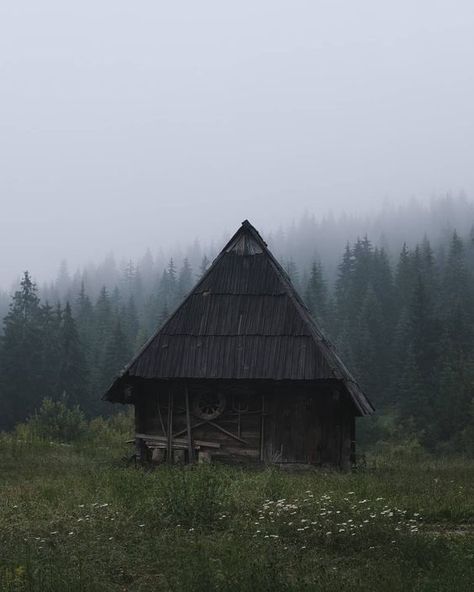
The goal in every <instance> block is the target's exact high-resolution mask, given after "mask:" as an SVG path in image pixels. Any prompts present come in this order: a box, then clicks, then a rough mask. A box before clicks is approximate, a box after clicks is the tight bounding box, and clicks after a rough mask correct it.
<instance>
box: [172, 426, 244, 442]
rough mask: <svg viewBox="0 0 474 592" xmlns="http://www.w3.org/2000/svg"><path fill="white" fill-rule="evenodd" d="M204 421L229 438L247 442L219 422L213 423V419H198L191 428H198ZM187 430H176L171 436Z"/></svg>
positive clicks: (179, 434)
mask: <svg viewBox="0 0 474 592" xmlns="http://www.w3.org/2000/svg"><path fill="white" fill-rule="evenodd" d="M206 423H208V424H210V425H212V426H214V427H215V428H217V429H218V430H220V431H221V432H223V433H224V434H227V435H228V436H230V437H231V438H234V440H237V441H238V442H242V444H248V442H247V441H246V440H243V439H242V438H239V436H236V435H235V434H233V433H232V432H229V430H226V429H225V428H223V427H222V426H220V425H219V424H217V423H214V422H213V421H210V420H206V421H198V423H195V424H194V425H192V426H191V430H194V428H199V427H201V426H202V425H204V424H206ZM187 431H188V430H187V428H186V429H184V430H180V431H179V432H176V434H173V438H175V437H177V436H181V435H182V434H185V433H186V432H187Z"/></svg>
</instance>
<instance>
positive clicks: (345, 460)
mask: <svg viewBox="0 0 474 592" xmlns="http://www.w3.org/2000/svg"><path fill="white" fill-rule="evenodd" d="M186 388H187V390H188V396H189V403H190V404H189V409H190V423H191V426H196V427H193V429H192V431H191V433H192V439H193V442H195V441H196V440H197V441H201V442H209V443H212V444H213V445H214V446H212V447H211V446H209V447H206V446H201V447H200V450H201V451H203V452H208V453H209V454H210V456H211V457H212V458H213V459H216V460H222V461H226V462H233V463H249V462H250V463H259V462H265V463H302V464H312V465H318V466H335V467H340V468H343V469H348V468H350V465H351V457H352V455H353V440H354V410H353V407H352V404H351V403H350V401H349V397H348V396H347V395H346V393H344V392H341V391H340V389H339V387H338V386H337V385H336V386H334V385H317V384H311V385H308V384H307V383H305V384H302V385H295V384H294V383H287V384H275V383H273V384H272V383H270V384H269V383H261V384H258V383H250V384H244V385H240V384H232V383H231V384H223V383H218V384H213V383H212V382H209V383H206V382H199V383H188V384H184V383H175V384H172V383H170V384H166V383H152V382H150V383H147V384H146V385H142V386H141V390H140V392H139V393H138V394H137V396H136V402H135V410H136V413H135V417H136V432H137V433H141V434H155V435H157V436H161V437H163V438H166V437H167V421H168V403H169V395H170V394H171V395H172V397H173V422H172V423H173V430H172V433H173V439H174V440H175V441H179V440H183V439H186V438H187V418H186V398H185V393H186ZM212 388H215V389H217V390H218V391H219V392H221V393H223V394H224V395H225V408H224V410H223V412H222V414H221V415H220V416H219V417H218V418H215V419H214V420H212V421H210V422H203V420H202V418H199V417H197V415H196V414H195V412H194V401H195V400H196V398H197V397H199V396H200V394H201V393H203V392H206V391H209V389H212Z"/></svg>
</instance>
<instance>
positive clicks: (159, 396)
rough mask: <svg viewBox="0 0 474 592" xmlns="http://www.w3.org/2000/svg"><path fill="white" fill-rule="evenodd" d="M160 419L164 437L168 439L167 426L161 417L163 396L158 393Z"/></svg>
mask: <svg viewBox="0 0 474 592" xmlns="http://www.w3.org/2000/svg"><path fill="white" fill-rule="evenodd" d="M158 417H159V418H160V424H161V429H162V430H163V435H164V436H165V438H166V437H167V434H166V430H165V424H164V423H163V416H162V415H161V395H160V393H158Z"/></svg>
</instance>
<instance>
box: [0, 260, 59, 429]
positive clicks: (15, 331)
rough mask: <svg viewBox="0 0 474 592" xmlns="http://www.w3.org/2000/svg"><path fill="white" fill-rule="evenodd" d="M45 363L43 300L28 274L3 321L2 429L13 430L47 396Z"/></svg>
mask: <svg viewBox="0 0 474 592" xmlns="http://www.w3.org/2000/svg"><path fill="white" fill-rule="evenodd" d="M42 362H43V360H42V331H41V311H40V300H39V297H38V294H37V288H36V285H35V284H34V283H33V281H32V280H31V277H30V274H29V273H28V272H27V271H26V272H25V273H24V275H23V279H22V280H21V284H20V288H19V290H17V291H16V292H15V294H14V296H13V298H12V302H11V304H10V310H9V312H8V314H7V316H6V317H5V320H4V335H3V340H2V355H1V360H0V364H1V380H2V390H1V396H2V399H1V401H0V411H1V413H0V423H1V427H2V428H11V427H13V426H14V425H15V423H17V422H18V421H22V420H24V419H25V418H26V417H27V416H28V415H30V414H31V413H33V411H34V410H35V408H36V407H38V406H39V405H40V403H41V400H42V399H43V398H44V397H45V396H47V394H48V393H46V392H44V391H43V390H42V385H41V384H40V382H39V381H40V379H41V375H42Z"/></svg>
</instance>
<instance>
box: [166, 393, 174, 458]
mask: <svg viewBox="0 0 474 592" xmlns="http://www.w3.org/2000/svg"><path fill="white" fill-rule="evenodd" d="M172 451H173V394H172V393H171V390H169V391H168V447H167V459H166V461H167V463H168V464H171V462H172V458H171V456H172Z"/></svg>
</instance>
